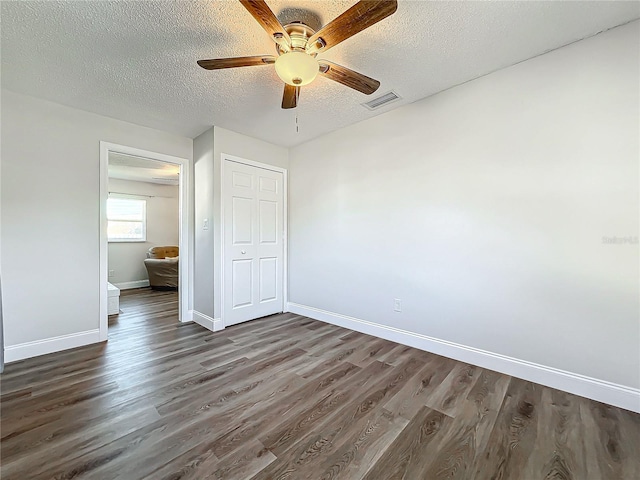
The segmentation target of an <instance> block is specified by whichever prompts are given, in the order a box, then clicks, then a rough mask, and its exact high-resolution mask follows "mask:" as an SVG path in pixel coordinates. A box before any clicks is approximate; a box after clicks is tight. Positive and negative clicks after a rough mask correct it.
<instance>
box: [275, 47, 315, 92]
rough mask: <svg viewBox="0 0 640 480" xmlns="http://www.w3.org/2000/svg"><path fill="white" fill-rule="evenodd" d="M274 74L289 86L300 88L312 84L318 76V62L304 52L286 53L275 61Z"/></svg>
mask: <svg viewBox="0 0 640 480" xmlns="http://www.w3.org/2000/svg"><path fill="white" fill-rule="evenodd" d="M275 67H276V73H277V74H278V76H279V77H280V79H281V80H282V81H283V82H284V83H287V84H289V85H293V86H295V87H302V86H304V85H308V84H310V83H311V82H313V81H314V80H315V78H316V76H317V75H318V69H319V68H320V67H319V65H318V61H317V60H316V59H315V58H314V57H312V56H311V55H308V54H306V53H304V52H287V53H284V54H282V55H280V56H279V57H278V58H277V60H276V64H275Z"/></svg>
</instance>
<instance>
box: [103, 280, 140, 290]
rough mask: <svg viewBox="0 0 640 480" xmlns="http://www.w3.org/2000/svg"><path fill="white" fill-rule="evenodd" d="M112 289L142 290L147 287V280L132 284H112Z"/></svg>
mask: <svg viewBox="0 0 640 480" xmlns="http://www.w3.org/2000/svg"><path fill="white" fill-rule="evenodd" d="M112 285H113V286H114V287H118V288H119V289H120V290H131V289H132V288H144V287H148V286H149V280H134V281H132V282H120V283H112Z"/></svg>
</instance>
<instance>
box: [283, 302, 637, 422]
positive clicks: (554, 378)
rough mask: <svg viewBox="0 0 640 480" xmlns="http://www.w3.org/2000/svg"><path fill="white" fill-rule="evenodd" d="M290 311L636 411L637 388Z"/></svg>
mask: <svg viewBox="0 0 640 480" xmlns="http://www.w3.org/2000/svg"><path fill="white" fill-rule="evenodd" d="M287 308H288V310H289V311H290V312H292V313H296V314H298V315H304V316H306V317H309V318H313V319H316V320H320V321H323V322H327V323H331V324H334V325H338V326H340V327H344V328H348V329H350V330H355V331H358V332H362V333H366V334H369V335H374V336H376V337H380V338H384V339H386V340H391V341H393V342H397V343H401V344H403V345H408V346H410V347H414V348H419V349H420V350H425V351H427V352H431V353H435V354H437V355H442V356H444V357H448V358H453V359H454V360H459V361H461V362H465V363H471V364H473V365H477V366H479V367H482V368H487V369H489V370H494V371H496V372H500V373H504V374H506V375H511V376H513V377H517V378H522V379H523V380H528V381H531V382H535V383H539V384H541V385H545V386H547V387H552V388H556V389H558V390H563V391H565V392H569V393H573V394H575V395H580V396H581V397H586V398H590V399H592V400H596V401H598V402H603V403H607V404H609V405H615V406H616V407H621V408H624V409H627V410H631V411H633V412H637V413H640V389H637V388H631V387H627V386H624V385H618V384H616V383H611V382H607V381H605V380H599V379H597V378H592V377H587V376H585V375H580V374H577V373H572V372H567V371H564V370H560V369H557V368H553V367H547V366H544V365H539V364H537V363H533V362H528V361H526V360H520V359H517V358H513V357H508V356H506V355H500V354H498V353H493V352H488V351H486V350H480V349H477V348H473V347H468V346H466V345H460V344H457V343H453V342H448V341H446V340H440V339H438V338H433V337H428V336H426V335H421V334H418V333H414V332H409V331H406V330H401V329H398V328H393V327H389V326H386V325H380V324H378V323H373V322H368V321H366V320H361V319H359V318H354V317H349V316H346V315H341V314H339V313H333V312H328V311H326V310H321V309H319V308H314V307H309V306H306V305H300V304H297V303H292V302H289V304H288V305H287Z"/></svg>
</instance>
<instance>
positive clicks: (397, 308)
mask: <svg viewBox="0 0 640 480" xmlns="http://www.w3.org/2000/svg"><path fill="white" fill-rule="evenodd" d="M393 311H394V312H401V311H402V300H400V299H399V298H394V299H393Z"/></svg>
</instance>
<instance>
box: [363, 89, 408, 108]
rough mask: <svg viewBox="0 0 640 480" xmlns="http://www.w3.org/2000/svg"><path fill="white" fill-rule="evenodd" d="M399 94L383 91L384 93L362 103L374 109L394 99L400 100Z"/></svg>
mask: <svg viewBox="0 0 640 480" xmlns="http://www.w3.org/2000/svg"><path fill="white" fill-rule="evenodd" d="M400 98H401V97H400V96H399V95H398V94H397V93H396V92H389V93H385V94H384V95H382V96H380V97H378V98H374V99H373V100H371V101H369V102H367V103H363V104H362V105H363V106H365V107H367V108H368V109H369V110H376V109H378V108H380V107H384V106H385V105H387V104H389V103H391V102H395V101H396V100H400Z"/></svg>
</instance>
